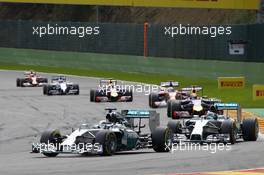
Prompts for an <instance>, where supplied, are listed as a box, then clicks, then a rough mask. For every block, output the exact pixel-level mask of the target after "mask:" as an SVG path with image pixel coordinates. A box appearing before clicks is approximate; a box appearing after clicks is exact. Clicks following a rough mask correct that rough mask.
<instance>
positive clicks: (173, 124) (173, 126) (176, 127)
mask: <svg viewBox="0 0 264 175" xmlns="http://www.w3.org/2000/svg"><path fill="white" fill-rule="evenodd" d="M167 126H168V128H170V130H171V131H172V132H173V133H175V134H180V133H181V128H182V125H181V122H180V121H175V120H171V121H169V122H168V124H167Z"/></svg>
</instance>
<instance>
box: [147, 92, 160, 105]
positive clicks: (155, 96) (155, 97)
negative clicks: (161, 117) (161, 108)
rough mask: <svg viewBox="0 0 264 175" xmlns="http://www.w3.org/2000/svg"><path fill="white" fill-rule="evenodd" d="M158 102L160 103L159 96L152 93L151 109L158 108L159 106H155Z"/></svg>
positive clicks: (150, 98) (150, 99)
mask: <svg viewBox="0 0 264 175" xmlns="http://www.w3.org/2000/svg"><path fill="white" fill-rule="evenodd" d="M157 101H159V95H158V94H157V93H150V94H149V107H151V108H158V106H157V105H155V102H157Z"/></svg>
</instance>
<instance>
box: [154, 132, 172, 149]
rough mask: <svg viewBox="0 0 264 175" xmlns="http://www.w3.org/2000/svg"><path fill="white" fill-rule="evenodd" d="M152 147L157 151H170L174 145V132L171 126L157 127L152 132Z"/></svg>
mask: <svg viewBox="0 0 264 175" xmlns="http://www.w3.org/2000/svg"><path fill="white" fill-rule="evenodd" d="M151 138H152V147H153V150H154V151H156V152H169V151H170V150H171V147H172V141H173V134H172V131H171V130H170V129H169V128H160V127H159V128H156V129H155V130H154V132H153V133H152V134H151Z"/></svg>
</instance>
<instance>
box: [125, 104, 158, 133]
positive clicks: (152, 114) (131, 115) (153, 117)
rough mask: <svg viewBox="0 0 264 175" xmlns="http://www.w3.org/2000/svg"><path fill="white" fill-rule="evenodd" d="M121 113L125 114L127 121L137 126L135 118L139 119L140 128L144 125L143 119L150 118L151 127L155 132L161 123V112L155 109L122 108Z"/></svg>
mask: <svg viewBox="0 0 264 175" xmlns="http://www.w3.org/2000/svg"><path fill="white" fill-rule="evenodd" d="M121 114H122V115H123V116H125V118H126V119H127V121H128V122H129V123H130V124H131V126H135V124H134V121H135V119H139V123H138V127H139V132H140V129H141V128H143V127H144V126H141V119H149V129H150V131H151V132H153V131H154V130H155V129H156V128H157V127H158V126H159V125H160V114H159V113H157V112H156V111H154V110H131V109H129V110H121Z"/></svg>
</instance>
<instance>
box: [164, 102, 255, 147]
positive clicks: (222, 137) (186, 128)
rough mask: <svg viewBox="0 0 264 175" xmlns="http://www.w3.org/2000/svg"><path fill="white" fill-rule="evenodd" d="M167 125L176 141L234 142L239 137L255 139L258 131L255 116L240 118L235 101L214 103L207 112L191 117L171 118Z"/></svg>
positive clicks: (245, 139)
mask: <svg viewBox="0 0 264 175" xmlns="http://www.w3.org/2000/svg"><path fill="white" fill-rule="evenodd" d="M230 111H234V112H235V113H234V112H233V116H232V117H231V116H230V115H229V114H230ZM234 114H235V116H234ZM168 127H169V128H170V129H171V130H172V131H173V132H174V133H175V134H176V137H175V138H178V141H179V140H183V141H191V142H201V143H203V142H222V143H230V144H234V143H236V141H237V140H241V139H243V140H244V141H256V140H257V139H258V133H259V126H258V120H257V118H244V119H243V120H242V117H241V107H240V106H239V104H237V103H216V104H214V106H213V107H212V108H211V111H209V112H208V113H207V114H205V115H203V116H194V117H193V118H191V119H181V120H172V121H169V122H168ZM176 140H177V139H176Z"/></svg>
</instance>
